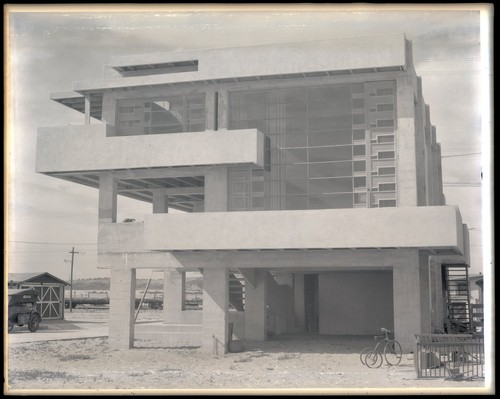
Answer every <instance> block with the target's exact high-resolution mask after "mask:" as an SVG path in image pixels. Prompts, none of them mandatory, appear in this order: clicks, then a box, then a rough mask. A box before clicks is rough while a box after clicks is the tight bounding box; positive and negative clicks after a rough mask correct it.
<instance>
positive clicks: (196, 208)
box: [193, 201, 204, 212]
mask: <svg viewBox="0 0 500 399" xmlns="http://www.w3.org/2000/svg"><path fill="white" fill-rule="evenodd" d="M203 211H204V204H203V201H196V202H193V212H203Z"/></svg>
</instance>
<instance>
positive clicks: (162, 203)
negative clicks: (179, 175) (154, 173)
mask: <svg viewBox="0 0 500 399" xmlns="http://www.w3.org/2000/svg"><path fill="white" fill-rule="evenodd" d="M153 213H168V195H167V193H166V192H165V191H162V190H153Z"/></svg>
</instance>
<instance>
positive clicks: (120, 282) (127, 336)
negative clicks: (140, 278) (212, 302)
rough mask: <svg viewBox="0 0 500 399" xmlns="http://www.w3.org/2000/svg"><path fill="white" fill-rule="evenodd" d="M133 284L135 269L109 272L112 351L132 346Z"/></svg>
mask: <svg viewBox="0 0 500 399" xmlns="http://www.w3.org/2000/svg"><path fill="white" fill-rule="evenodd" d="M135 284H136V280H135V269H131V270H113V269H112V270H111V287H110V295H109V346H110V348H111V349H112V350H117V349H130V348H132V347H133V346H134V316H135Z"/></svg>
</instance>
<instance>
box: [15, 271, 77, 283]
mask: <svg viewBox="0 0 500 399" xmlns="http://www.w3.org/2000/svg"><path fill="white" fill-rule="evenodd" d="M11 282H13V283H28V282H29V283H38V282H42V283H49V282H50V283H60V284H64V285H69V283H67V282H66V281H64V280H61V279H60V278H58V277H56V276H54V275H52V274H50V273H47V272H33V273H9V283H11Z"/></svg>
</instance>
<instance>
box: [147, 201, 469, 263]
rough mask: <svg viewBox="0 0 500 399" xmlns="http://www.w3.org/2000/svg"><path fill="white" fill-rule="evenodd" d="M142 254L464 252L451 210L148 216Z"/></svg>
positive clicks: (455, 211) (456, 214)
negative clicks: (356, 251) (157, 251)
mask: <svg viewBox="0 0 500 399" xmlns="http://www.w3.org/2000/svg"><path fill="white" fill-rule="evenodd" d="M143 242H144V249H146V250H153V251H155V250H163V251H199V250H220V251H227V250H279V249H305V250H307V249H309V250H315V249H385V248H387V249H394V248H401V249H422V250H428V251H430V252H431V253H433V254H437V255H442V254H443V255H444V254H457V255H461V254H463V252H464V236H463V225H462V220H461V216H460V213H459V211H458V208H456V207H454V206H436V207H412V208H383V209H327V210H304V211H261V212H207V213H193V214H154V215H147V216H146V218H145V222H144V241H143Z"/></svg>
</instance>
